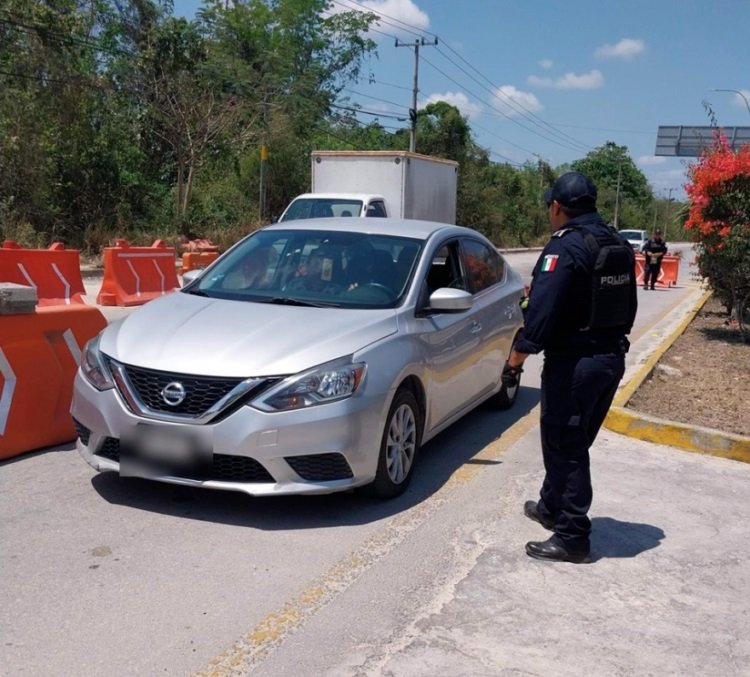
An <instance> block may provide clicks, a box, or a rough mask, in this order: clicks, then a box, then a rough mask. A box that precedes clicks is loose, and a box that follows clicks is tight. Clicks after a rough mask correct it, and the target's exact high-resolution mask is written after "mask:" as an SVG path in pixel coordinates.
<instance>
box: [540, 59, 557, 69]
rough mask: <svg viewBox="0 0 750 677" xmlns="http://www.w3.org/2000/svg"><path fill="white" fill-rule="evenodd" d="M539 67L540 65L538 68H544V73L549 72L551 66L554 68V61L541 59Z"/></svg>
mask: <svg viewBox="0 0 750 677" xmlns="http://www.w3.org/2000/svg"><path fill="white" fill-rule="evenodd" d="M539 65H540V66H541V67H542V68H544V70H546V71H547V70H549V69H550V68H552V66H554V65H555V62H554V61H552V59H542V60H541V61H540V62H539Z"/></svg>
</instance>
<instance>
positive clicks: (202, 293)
mask: <svg viewBox="0 0 750 677" xmlns="http://www.w3.org/2000/svg"><path fill="white" fill-rule="evenodd" d="M182 293H183V294H192V295H193V296H205V297H206V298H211V295H210V294H209V293H208V292H205V291H203V290H202V289H188V290H183V292H182Z"/></svg>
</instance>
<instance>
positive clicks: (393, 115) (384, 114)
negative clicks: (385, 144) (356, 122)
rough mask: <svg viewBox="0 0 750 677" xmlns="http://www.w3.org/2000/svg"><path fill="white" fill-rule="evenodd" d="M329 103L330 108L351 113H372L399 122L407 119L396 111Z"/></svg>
mask: <svg viewBox="0 0 750 677" xmlns="http://www.w3.org/2000/svg"><path fill="white" fill-rule="evenodd" d="M329 105H330V106H331V108H338V109H340V110H348V111H351V112H352V113H362V115H372V116H374V117H383V118H389V119H391V120H398V121H399V122H401V121H404V122H405V121H406V120H407V118H405V117H403V116H399V115H398V114H397V113H388V112H379V111H369V110H365V109H363V108H354V107H352V106H341V105H339V104H335V103H332V104H329Z"/></svg>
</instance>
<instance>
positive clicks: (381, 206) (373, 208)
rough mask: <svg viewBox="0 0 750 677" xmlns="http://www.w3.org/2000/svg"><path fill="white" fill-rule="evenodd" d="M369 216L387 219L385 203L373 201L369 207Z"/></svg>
mask: <svg viewBox="0 0 750 677" xmlns="http://www.w3.org/2000/svg"><path fill="white" fill-rule="evenodd" d="M367 216H375V217H379V218H381V217H382V218H385V217H386V211H385V203H384V202H383V201H382V200H373V201H372V202H371V203H370V204H369V205H367Z"/></svg>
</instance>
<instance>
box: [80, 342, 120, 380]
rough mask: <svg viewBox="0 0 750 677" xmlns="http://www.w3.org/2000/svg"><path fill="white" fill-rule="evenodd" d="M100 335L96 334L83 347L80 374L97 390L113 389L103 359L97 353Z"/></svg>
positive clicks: (98, 352) (99, 353)
mask: <svg viewBox="0 0 750 677" xmlns="http://www.w3.org/2000/svg"><path fill="white" fill-rule="evenodd" d="M100 340H101V334H97V335H96V336H95V337H94V338H92V339H91V340H90V341H89V342H88V343H87V344H86V345H85V346H84V347H83V354H82V355H81V372H82V373H83V375H84V376H85V377H86V380H87V381H88V382H89V383H90V384H91V385H92V386H94V388H96V389H97V390H108V389H109V388H114V386H115V384H114V383H113V381H112V377H111V375H110V373H109V369H107V366H106V365H105V364H104V357H103V355H102V354H101V352H100V351H99V341H100Z"/></svg>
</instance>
